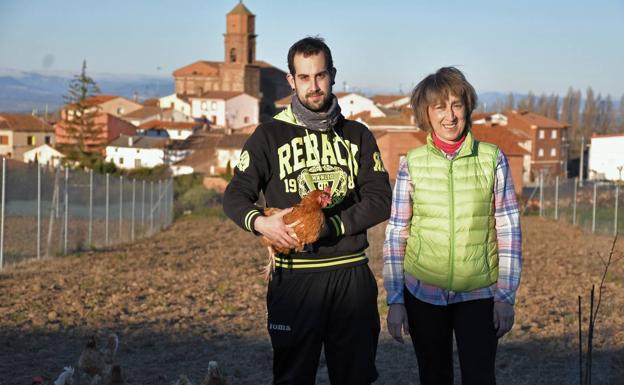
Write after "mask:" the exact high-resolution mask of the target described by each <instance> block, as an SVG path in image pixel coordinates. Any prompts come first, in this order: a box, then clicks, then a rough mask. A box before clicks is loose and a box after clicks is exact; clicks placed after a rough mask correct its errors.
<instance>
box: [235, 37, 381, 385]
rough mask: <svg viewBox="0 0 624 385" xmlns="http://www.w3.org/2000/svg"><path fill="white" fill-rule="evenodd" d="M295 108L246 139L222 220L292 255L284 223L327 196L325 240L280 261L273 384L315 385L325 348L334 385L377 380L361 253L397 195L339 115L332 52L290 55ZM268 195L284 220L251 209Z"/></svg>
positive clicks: (362, 137) (372, 284) (375, 319)
mask: <svg viewBox="0 0 624 385" xmlns="http://www.w3.org/2000/svg"><path fill="white" fill-rule="evenodd" d="M288 69H289V72H290V73H289V74H288V82H289V83H290V85H291V87H292V89H293V91H294V94H293V96H292V102H291V105H290V106H289V107H288V108H287V109H286V110H284V111H282V112H281V113H279V114H278V115H276V116H275V117H274V119H273V120H272V121H271V122H268V123H265V124H262V125H260V126H258V128H256V130H255V132H254V133H253V135H252V136H251V137H250V138H249V139H248V140H247V143H245V146H244V148H243V152H242V153H241V158H240V161H239V163H238V165H237V167H236V169H235V173H234V177H233V178H232V181H231V182H230V184H229V185H228V188H227V190H226V191H225V196H224V202H223V206H224V209H225V212H226V214H227V215H228V216H229V217H230V218H231V219H232V220H233V221H234V222H236V223H237V224H238V225H239V226H241V227H242V228H243V229H245V230H247V231H252V232H254V233H256V234H262V235H264V236H265V237H267V238H269V239H270V240H271V241H272V242H274V243H276V244H278V245H280V246H282V247H290V248H294V247H295V246H296V245H297V243H296V240H295V239H294V238H293V235H294V232H293V229H292V228H290V227H288V226H286V225H285V224H284V222H283V220H282V217H283V216H284V215H285V214H286V213H288V212H289V209H288V208H290V207H292V206H293V205H295V204H296V203H298V202H299V201H300V200H301V198H302V197H303V196H305V195H306V194H307V193H308V192H310V191H312V190H320V189H325V188H326V187H330V188H331V193H332V202H331V204H330V205H329V206H328V208H327V209H325V210H324V213H325V216H326V223H325V226H324V230H323V231H322V235H321V238H320V239H319V240H318V241H317V242H315V243H314V244H312V245H307V248H306V250H305V251H304V252H302V253H293V254H290V255H288V256H286V255H278V256H277V257H276V266H277V269H276V271H275V272H274V273H273V276H272V279H271V281H270V283H269V286H268V293H267V309H268V325H267V326H268V330H269V334H270V337H271V344H272V346H273V351H274V355H273V375H274V384H297V385H305V384H314V383H315V376H316V371H317V368H318V362H319V356H320V352H321V347H323V346H324V348H325V357H326V360H327V368H328V373H329V378H330V381H331V383H332V384H354V385H355V384H370V383H371V382H373V381H375V379H376V378H377V370H376V368H375V354H376V350H377V339H378V336H379V314H378V312H377V284H376V281H375V278H374V276H373V274H372V273H371V271H370V269H369V268H368V265H367V262H368V259H367V257H366V254H365V253H364V250H365V249H366V248H367V247H368V242H367V239H366V230H367V229H368V228H370V227H372V226H374V225H376V224H378V223H380V222H382V221H384V220H386V219H387V218H388V217H389V215H390V201H391V195H392V191H391V188H390V184H389V182H388V173H387V172H386V170H385V169H384V167H383V164H382V162H381V156H380V154H379V149H378V148H377V143H376V142H375V139H374V137H373V135H372V134H371V132H370V131H368V129H367V128H366V127H365V126H363V125H362V124H359V123H357V122H354V121H350V120H346V119H345V118H344V117H343V116H342V114H341V113H340V107H339V106H338V101H337V99H336V97H335V96H334V95H333V94H332V85H333V84H334V79H335V76H336V69H335V68H334V66H333V61H332V56H331V51H330V49H329V47H328V46H327V45H326V44H325V43H324V42H323V40H322V39H320V38H311V37H308V38H305V39H302V40H300V41H298V42H296V43H295V44H294V45H293V46H292V47H291V48H290V50H289V52H288ZM260 191H262V192H263V193H264V197H265V200H266V204H267V206H269V207H277V208H282V209H284V210H282V211H281V212H280V213H278V214H275V215H272V216H269V217H265V216H263V215H262V213H261V211H260V209H259V208H258V207H257V206H255V204H254V203H255V202H256V201H257V200H258V194H259V192H260Z"/></svg>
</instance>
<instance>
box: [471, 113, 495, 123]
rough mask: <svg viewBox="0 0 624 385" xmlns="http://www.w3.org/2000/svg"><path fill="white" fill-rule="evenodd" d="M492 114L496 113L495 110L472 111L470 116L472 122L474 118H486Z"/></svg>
mask: <svg viewBox="0 0 624 385" xmlns="http://www.w3.org/2000/svg"><path fill="white" fill-rule="evenodd" d="M494 114H496V112H473V113H472V115H470V118H471V119H472V121H473V122H474V121H475V120H480V119H487V118H489V117H490V116H492V115H494Z"/></svg>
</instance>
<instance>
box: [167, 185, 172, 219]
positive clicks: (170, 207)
mask: <svg viewBox="0 0 624 385" xmlns="http://www.w3.org/2000/svg"><path fill="white" fill-rule="evenodd" d="M167 212H168V213H169V217H168V221H167V226H171V224H172V223H173V177H171V178H169V209H168V210H167Z"/></svg>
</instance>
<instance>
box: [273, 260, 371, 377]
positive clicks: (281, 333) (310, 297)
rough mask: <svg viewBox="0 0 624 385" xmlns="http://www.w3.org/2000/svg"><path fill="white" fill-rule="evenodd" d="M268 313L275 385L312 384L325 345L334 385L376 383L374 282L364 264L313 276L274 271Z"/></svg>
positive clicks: (284, 270) (316, 273)
mask: <svg viewBox="0 0 624 385" xmlns="http://www.w3.org/2000/svg"><path fill="white" fill-rule="evenodd" d="M267 309H268V325H267V326H268V330H269V334H270V336H271V344H272V345H273V384H275V385H283V384H289V385H308V384H310V385H313V384H314V383H315V379H316V371H317V368H318V363H319V359H320V353H321V347H322V346H323V345H324V346H325V358H326V360H327V369H328V372H329V379H330V381H331V383H332V384H333V385H364V384H366V385H368V384H370V383H371V382H373V381H375V380H376V379H377V369H376V368H375V354H376V351H377V339H378V338H379V313H378V312H377V282H376V281H375V277H374V276H373V274H372V273H371V271H370V269H369V268H368V265H361V266H356V267H349V268H344V269H339V270H332V271H326V272H315V273H302V272H292V271H290V270H289V269H278V271H276V272H275V273H274V274H273V279H272V281H271V282H270V283H269V288H268V293H267Z"/></svg>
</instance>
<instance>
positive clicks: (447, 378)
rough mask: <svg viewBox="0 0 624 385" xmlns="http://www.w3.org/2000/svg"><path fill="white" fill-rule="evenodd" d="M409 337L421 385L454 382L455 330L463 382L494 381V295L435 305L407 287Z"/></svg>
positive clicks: (478, 384) (475, 384)
mask: <svg viewBox="0 0 624 385" xmlns="http://www.w3.org/2000/svg"><path fill="white" fill-rule="evenodd" d="M404 293H405V308H406V310H407V318H408V323H409V331H410V337H411V339H412V343H413V345H414V351H415V352H416V358H417V359H418V372H419V374H420V383H421V384H422V385H453V331H454V332H455V340H456V341H457V353H458V355H459V365H460V368H461V377H462V385H495V384H496V379H495V375H494V374H495V373H494V371H495V365H494V364H495V360H496V347H497V345H498V338H497V337H496V330H495V329H494V321H493V320H492V317H493V311H494V309H493V307H494V302H493V300H492V298H488V299H481V300H474V301H466V302H459V303H454V304H451V305H448V306H436V305H431V304H429V303H426V302H423V301H420V300H419V299H417V298H415V297H414V296H413V295H412V294H411V293H410V292H409V291H408V290H407V288H405V290H404Z"/></svg>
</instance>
